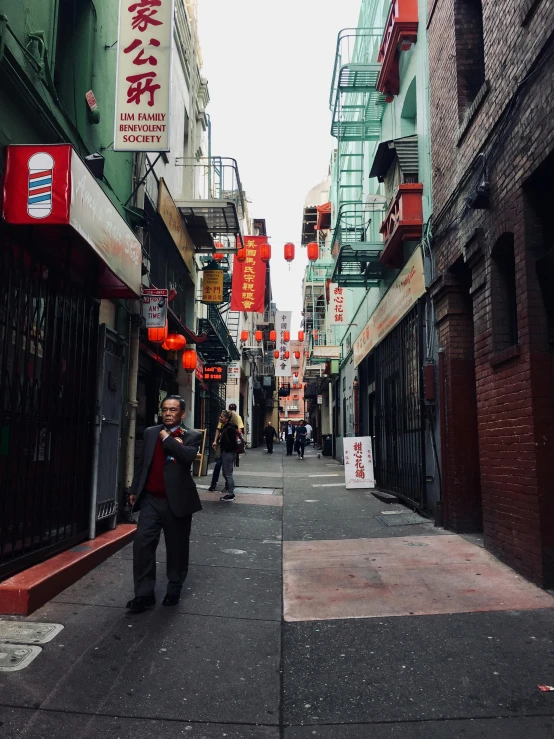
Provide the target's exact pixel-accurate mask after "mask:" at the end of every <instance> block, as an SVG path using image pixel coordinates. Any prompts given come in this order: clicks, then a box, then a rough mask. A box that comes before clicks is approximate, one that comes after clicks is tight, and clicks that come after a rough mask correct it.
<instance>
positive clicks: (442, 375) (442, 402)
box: [438, 349, 449, 528]
mask: <svg viewBox="0 0 554 739" xmlns="http://www.w3.org/2000/svg"><path fill="white" fill-rule="evenodd" d="M444 359H445V355H444V349H439V367H438V369H439V382H438V385H439V430H440V441H441V470H440V473H439V474H440V475H441V508H442V525H443V526H444V527H445V528H448V525H449V510H448V468H447V459H448V455H447V445H448V443H447V438H446V392H445V388H446V372H445V366H444Z"/></svg>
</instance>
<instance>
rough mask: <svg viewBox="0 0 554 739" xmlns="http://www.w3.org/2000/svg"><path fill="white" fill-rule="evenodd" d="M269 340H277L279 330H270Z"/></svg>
mask: <svg viewBox="0 0 554 739" xmlns="http://www.w3.org/2000/svg"><path fill="white" fill-rule="evenodd" d="M269 340H270V341H277V331H270V332H269Z"/></svg>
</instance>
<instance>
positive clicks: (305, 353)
mask: <svg viewBox="0 0 554 739" xmlns="http://www.w3.org/2000/svg"><path fill="white" fill-rule="evenodd" d="M304 356H305V357H306V359H309V357H310V352H309V351H308V349H306V351H305V352H304Z"/></svg>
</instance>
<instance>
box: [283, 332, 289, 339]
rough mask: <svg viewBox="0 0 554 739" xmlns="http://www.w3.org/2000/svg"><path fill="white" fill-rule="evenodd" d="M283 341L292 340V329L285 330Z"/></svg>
mask: <svg viewBox="0 0 554 739" xmlns="http://www.w3.org/2000/svg"><path fill="white" fill-rule="evenodd" d="M283 341H290V331H283Z"/></svg>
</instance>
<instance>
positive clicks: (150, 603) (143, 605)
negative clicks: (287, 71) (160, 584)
mask: <svg viewBox="0 0 554 739" xmlns="http://www.w3.org/2000/svg"><path fill="white" fill-rule="evenodd" d="M155 605H156V599H155V598H154V596H153V595H137V597H136V598H133V600H130V601H129V602H128V603H127V606H126V608H127V609H128V610H129V611H133V613H142V612H143V611H146V610H147V609H148V608H154V606H155Z"/></svg>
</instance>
